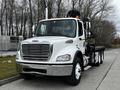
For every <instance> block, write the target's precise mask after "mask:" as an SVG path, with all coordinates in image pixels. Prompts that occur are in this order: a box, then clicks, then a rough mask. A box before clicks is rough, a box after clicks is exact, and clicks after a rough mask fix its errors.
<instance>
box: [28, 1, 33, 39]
mask: <svg viewBox="0 0 120 90" xmlns="http://www.w3.org/2000/svg"><path fill="white" fill-rule="evenodd" d="M29 10H30V16H29V19H30V26H29V28H30V31H29V37H32V27H33V14H32V3H31V0H29Z"/></svg>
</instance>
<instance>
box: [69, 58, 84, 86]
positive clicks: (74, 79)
mask: <svg viewBox="0 0 120 90" xmlns="http://www.w3.org/2000/svg"><path fill="white" fill-rule="evenodd" d="M81 75H82V67H81V64H80V60H79V58H76V59H75V61H74V62H73V70H72V74H71V76H69V77H67V81H68V83H69V84H71V85H74V86H75V85H78V84H79V83H80V79H81Z"/></svg>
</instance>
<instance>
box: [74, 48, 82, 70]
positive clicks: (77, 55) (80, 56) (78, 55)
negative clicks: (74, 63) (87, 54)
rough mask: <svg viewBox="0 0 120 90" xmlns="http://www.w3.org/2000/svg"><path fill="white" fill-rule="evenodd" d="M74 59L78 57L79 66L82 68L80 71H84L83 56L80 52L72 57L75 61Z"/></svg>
mask: <svg viewBox="0 0 120 90" xmlns="http://www.w3.org/2000/svg"><path fill="white" fill-rule="evenodd" d="M75 57H79V58H80V62H81V63H80V65H81V66H82V71H84V61H83V54H82V52H81V51H80V50H77V51H76V53H75V56H74V60H75Z"/></svg>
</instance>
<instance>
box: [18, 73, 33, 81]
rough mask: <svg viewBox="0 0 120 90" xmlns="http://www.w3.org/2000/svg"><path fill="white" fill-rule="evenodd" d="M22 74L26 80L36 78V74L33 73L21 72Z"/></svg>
mask: <svg viewBox="0 0 120 90" xmlns="http://www.w3.org/2000/svg"><path fill="white" fill-rule="evenodd" d="M20 75H21V77H22V78H23V79H24V80H32V79H33V78H34V75H31V74H20Z"/></svg>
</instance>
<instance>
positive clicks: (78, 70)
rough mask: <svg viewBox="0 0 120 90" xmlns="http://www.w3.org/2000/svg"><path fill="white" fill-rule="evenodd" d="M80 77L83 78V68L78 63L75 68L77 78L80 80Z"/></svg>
mask: <svg viewBox="0 0 120 90" xmlns="http://www.w3.org/2000/svg"><path fill="white" fill-rule="evenodd" d="M80 76H81V67H80V64H79V63H77V64H76V68H75V77H76V79H77V80H78V79H79V78H80Z"/></svg>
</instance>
